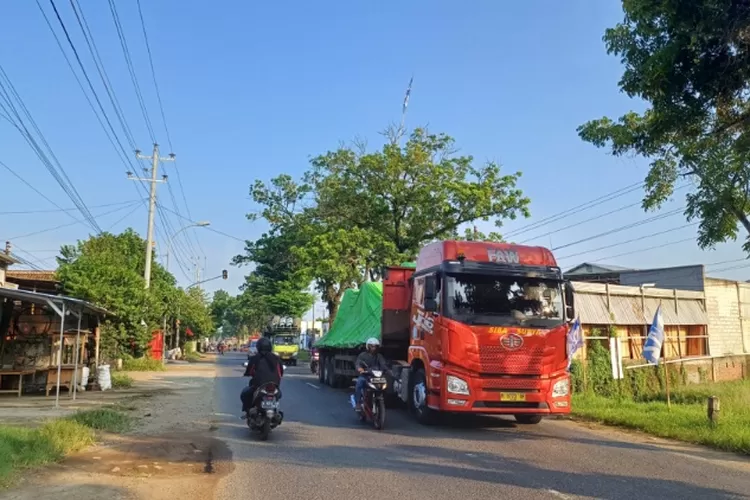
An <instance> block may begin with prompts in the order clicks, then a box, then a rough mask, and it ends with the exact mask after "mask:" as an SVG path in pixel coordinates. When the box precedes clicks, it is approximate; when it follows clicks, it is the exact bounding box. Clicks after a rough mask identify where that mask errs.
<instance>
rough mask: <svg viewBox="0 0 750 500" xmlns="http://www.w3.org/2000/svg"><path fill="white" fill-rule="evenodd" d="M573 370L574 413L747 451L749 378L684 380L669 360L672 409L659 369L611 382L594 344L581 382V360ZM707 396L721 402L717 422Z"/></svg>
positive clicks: (602, 352)
mask: <svg viewBox="0 0 750 500" xmlns="http://www.w3.org/2000/svg"><path fill="white" fill-rule="evenodd" d="M571 372H572V377H573V387H574V394H573V414H574V415H575V416H576V417H578V418H582V419H585V420H589V421H594V422H599V423H603V424H607V425H613V426H618V427H623V428H627V429H634V430H639V431H643V432H646V433H648V434H652V435H654V436H658V437H663V438H670V439H678V440H681V441H685V442H689V443H695V444H702V445H707V446H711V447H714V448H717V449H721V450H725V451H732V452H737V453H742V454H746V455H750V380H741V381H736V382H721V383H701V384H687V374H686V373H685V372H684V371H681V370H679V369H677V368H675V367H674V365H672V366H670V376H669V380H670V388H671V390H670V400H671V403H672V404H671V408H670V407H668V406H667V399H666V390H665V386H666V384H665V383H664V376H663V373H664V372H663V368H661V367H660V368H658V369H657V368H656V367H653V368H651V367H645V368H636V369H633V370H627V371H626V378H625V379H624V380H622V381H619V382H618V381H615V380H613V379H612V376H611V369H610V360H609V351H607V350H606V349H605V348H604V347H603V346H601V345H600V344H598V343H597V344H593V345H592V346H590V347H589V350H588V363H587V365H586V374H585V381H584V374H583V366H582V365H581V363H580V362H578V361H575V362H574V364H573V367H572V368H571ZM584 382H585V383H584ZM709 396H718V397H719V399H720V401H721V410H720V412H719V419H718V422H717V423H716V424H712V423H711V422H709V421H708V417H707V399H708V397H709Z"/></svg>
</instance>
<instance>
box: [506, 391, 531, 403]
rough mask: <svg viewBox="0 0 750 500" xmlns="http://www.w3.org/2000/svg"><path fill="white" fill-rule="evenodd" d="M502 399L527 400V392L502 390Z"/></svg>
mask: <svg viewBox="0 0 750 500" xmlns="http://www.w3.org/2000/svg"><path fill="white" fill-rule="evenodd" d="M500 401H526V394H524V393H522V392H501V393H500Z"/></svg>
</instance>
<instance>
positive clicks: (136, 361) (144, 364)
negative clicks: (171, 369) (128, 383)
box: [122, 358, 166, 372]
mask: <svg viewBox="0 0 750 500" xmlns="http://www.w3.org/2000/svg"><path fill="white" fill-rule="evenodd" d="M122 369H123V371H126V372H163V371H164V370H166V368H165V367H164V363H163V362H162V360H160V359H151V358H132V359H123V360H122Z"/></svg>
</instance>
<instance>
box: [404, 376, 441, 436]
mask: <svg viewBox="0 0 750 500" xmlns="http://www.w3.org/2000/svg"><path fill="white" fill-rule="evenodd" d="M410 392H411V397H410V398H409V409H410V410H411V412H412V413H413V414H414V417H415V418H416V419H417V422H419V423H420V424H422V425H430V424H432V423H433V422H434V421H435V414H436V412H435V410H433V409H432V408H430V407H428V406H427V377H426V376H425V374H424V369H422V368H420V369H418V370H417V371H416V372H415V373H414V379H413V382H412V385H411V391H410Z"/></svg>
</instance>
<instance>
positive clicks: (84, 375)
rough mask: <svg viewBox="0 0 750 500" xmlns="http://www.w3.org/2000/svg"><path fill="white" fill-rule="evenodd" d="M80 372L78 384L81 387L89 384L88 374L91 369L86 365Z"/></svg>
mask: <svg viewBox="0 0 750 500" xmlns="http://www.w3.org/2000/svg"><path fill="white" fill-rule="evenodd" d="M81 372H82V373H81V380H80V381H79V385H80V386H81V387H87V386H88V384H89V375H90V374H91V370H90V369H89V367H88V366H84V367H83V369H82V370H81Z"/></svg>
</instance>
